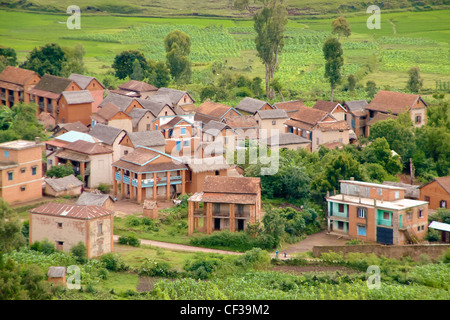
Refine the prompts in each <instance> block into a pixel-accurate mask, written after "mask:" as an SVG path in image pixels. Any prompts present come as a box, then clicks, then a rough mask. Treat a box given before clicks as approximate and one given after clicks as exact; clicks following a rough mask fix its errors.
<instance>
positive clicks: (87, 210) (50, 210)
mask: <svg viewBox="0 0 450 320" xmlns="http://www.w3.org/2000/svg"><path fill="white" fill-rule="evenodd" d="M29 212H30V213H32V214H44V215H52V216H60V217H68V218H74V219H83V220H90V219H95V218H99V217H104V216H109V215H112V214H113V212H112V211H110V210H107V209H105V208H102V207H99V206H80V205H71V204H63V203H55V202H49V203H46V204H43V205H41V206H39V207H37V208H34V209H31V210H29Z"/></svg>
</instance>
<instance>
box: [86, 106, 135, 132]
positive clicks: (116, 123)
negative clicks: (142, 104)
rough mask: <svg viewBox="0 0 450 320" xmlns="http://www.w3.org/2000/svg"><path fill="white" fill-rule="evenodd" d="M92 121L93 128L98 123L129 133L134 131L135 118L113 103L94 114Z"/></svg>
mask: <svg viewBox="0 0 450 320" xmlns="http://www.w3.org/2000/svg"><path fill="white" fill-rule="evenodd" d="M136 110H142V109H136ZM91 121H92V124H91V125H92V127H95V125H96V124H97V123H100V124H104V125H106V126H111V127H114V128H118V129H122V130H125V131H127V132H131V131H132V130H133V118H132V117H131V116H130V115H128V114H126V113H125V112H123V111H122V110H120V108H119V107H118V106H116V105H115V104H113V103H111V102H108V103H106V104H105V105H103V106H102V107H101V108H100V109H99V110H98V111H97V112H96V113H93V114H92V115H91Z"/></svg>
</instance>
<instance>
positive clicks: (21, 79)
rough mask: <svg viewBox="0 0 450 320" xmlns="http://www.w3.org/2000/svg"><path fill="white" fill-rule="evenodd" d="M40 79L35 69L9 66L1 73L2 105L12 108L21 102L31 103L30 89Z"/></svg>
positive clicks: (0, 102) (0, 99)
mask: <svg viewBox="0 0 450 320" xmlns="http://www.w3.org/2000/svg"><path fill="white" fill-rule="evenodd" d="M40 80H41V77H40V76H39V75H38V74H37V73H36V72H34V71H31V70H27V69H22V68H17V67H12V66H7V67H6V68H5V69H3V71H2V72H1V73H0V105H5V106H7V107H9V108H11V107H12V106H13V105H15V104H17V103H19V102H25V103H29V102H30V96H29V94H28V90H29V89H31V88H33V87H34V86H35V85H36V84H37V83H38V82H39V81H40Z"/></svg>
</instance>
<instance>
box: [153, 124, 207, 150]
mask: <svg viewBox="0 0 450 320" xmlns="http://www.w3.org/2000/svg"><path fill="white" fill-rule="evenodd" d="M159 130H160V131H161V133H162V134H163V135H164V138H165V139H166V150H165V152H166V153H167V154H170V155H173V156H175V157H181V156H190V155H192V153H193V152H194V150H195V147H196V146H197V145H198V144H199V142H200V137H198V136H197V135H196V132H195V131H194V124H193V123H191V122H189V121H188V120H186V119H185V118H181V117H179V116H176V117H173V118H172V119H171V120H170V121H169V122H167V123H165V124H163V125H160V128H159Z"/></svg>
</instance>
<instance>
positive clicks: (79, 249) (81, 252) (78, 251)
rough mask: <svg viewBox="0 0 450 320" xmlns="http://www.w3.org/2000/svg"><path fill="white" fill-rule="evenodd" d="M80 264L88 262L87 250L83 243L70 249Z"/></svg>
mask: <svg viewBox="0 0 450 320" xmlns="http://www.w3.org/2000/svg"><path fill="white" fill-rule="evenodd" d="M70 252H71V253H72V254H73V255H74V257H75V259H76V260H77V262H78V263H81V264H84V263H86V262H87V248H86V245H85V244H84V243H83V242H81V241H80V242H78V244H76V245H75V246H73V247H72V248H71V249H70Z"/></svg>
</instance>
